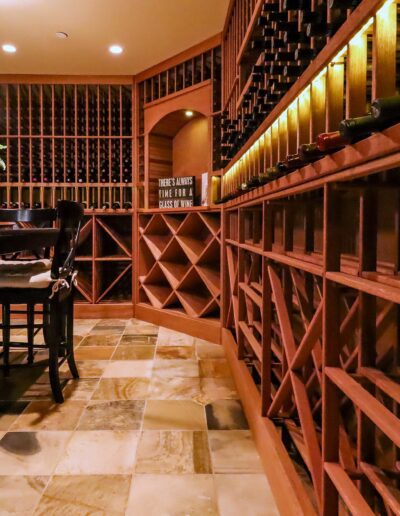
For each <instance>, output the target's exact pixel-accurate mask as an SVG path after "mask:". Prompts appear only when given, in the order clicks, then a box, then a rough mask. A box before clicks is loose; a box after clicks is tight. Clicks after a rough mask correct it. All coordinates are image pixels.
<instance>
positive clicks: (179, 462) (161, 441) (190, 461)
mask: <svg viewBox="0 0 400 516" xmlns="http://www.w3.org/2000/svg"><path fill="white" fill-rule="evenodd" d="M135 471H136V473H179V474H182V473H212V471H211V458H210V452H209V449H208V436H207V432H202V431H198V432H182V431H165V430H162V431H159V432H157V431H154V430H150V431H144V432H143V433H142V435H141V438H140V440H139V446H138V451H137V459H136V466H135Z"/></svg>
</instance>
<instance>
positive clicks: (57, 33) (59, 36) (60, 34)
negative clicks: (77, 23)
mask: <svg viewBox="0 0 400 516" xmlns="http://www.w3.org/2000/svg"><path fill="white" fill-rule="evenodd" d="M56 36H57V38H60V39H67V38H68V34H67V33H66V32H56Z"/></svg>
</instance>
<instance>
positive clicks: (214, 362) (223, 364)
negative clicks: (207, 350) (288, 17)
mask: <svg viewBox="0 0 400 516" xmlns="http://www.w3.org/2000/svg"><path fill="white" fill-rule="evenodd" d="M199 369H200V376H201V377H202V378H230V377H231V376H232V375H231V371H230V369H229V365H228V362H227V361H226V360H224V359H222V358H216V359H213V358H210V359H209V358H205V359H201V360H199Z"/></svg>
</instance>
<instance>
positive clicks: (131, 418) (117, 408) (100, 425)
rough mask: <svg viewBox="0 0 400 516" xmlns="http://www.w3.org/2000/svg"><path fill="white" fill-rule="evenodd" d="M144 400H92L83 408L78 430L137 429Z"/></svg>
mask: <svg viewBox="0 0 400 516" xmlns="http://www.w3.org/2000/svg"><path fill="white" fill-rule="evenodd" d="M143 409H144V401H127V400H120V401H92V402H90V403H89V404H88V406H87V407H86V409H85V410H84V412H83V414H82V417H81V420H80V422H79V425H78V430H138V429H139V428H140V426H141V423H142V418H143Z"/></svg>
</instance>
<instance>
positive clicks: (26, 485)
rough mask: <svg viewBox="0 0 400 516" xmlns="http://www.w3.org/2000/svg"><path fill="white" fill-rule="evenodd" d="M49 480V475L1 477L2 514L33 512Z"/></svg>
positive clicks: (0, 503) (0, 511) (0, 509)
mask: <svg viewBox="0 0 400 516" xmlns="http://www.w3.org/2000/svg"><path fill="white" fill-rule="evenodd" d="M47 482H48V477H37V476H31V477H28V476H13V475H10V476H7V477H0V514H2V515H6V514H7V515H11V514H13V515H14V514H15V515H17V514H19V515H24V514H32V512H33V509H34V508H35V507H36V505H37V503H38V501H39V499H40V496H41V494H42V492H43V490H44V488H45V487H46V484H47Z"/></svg>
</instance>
